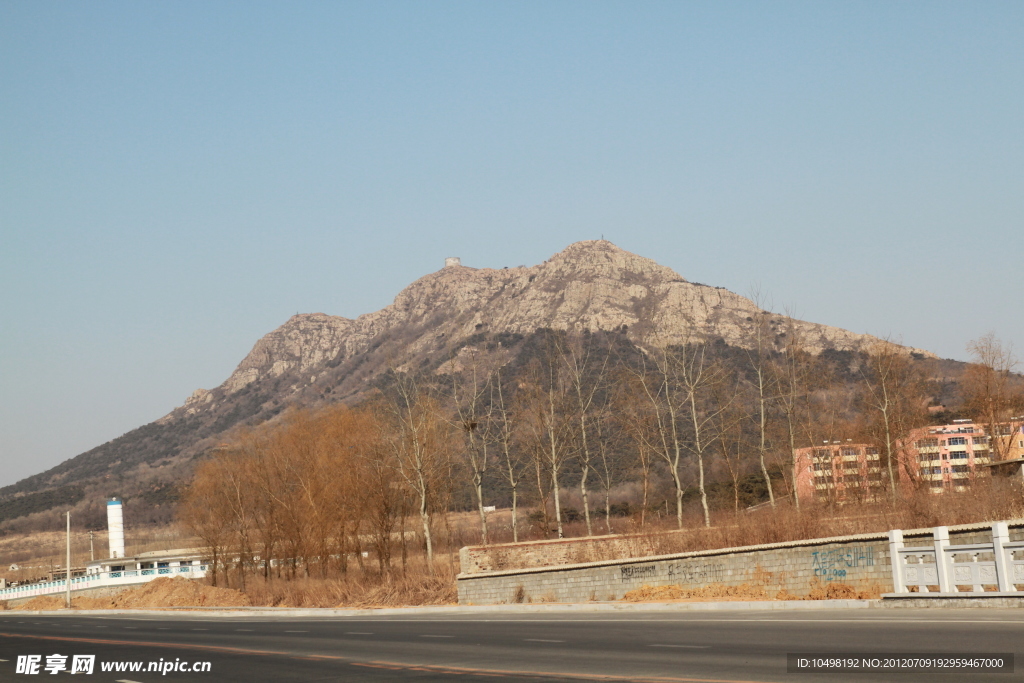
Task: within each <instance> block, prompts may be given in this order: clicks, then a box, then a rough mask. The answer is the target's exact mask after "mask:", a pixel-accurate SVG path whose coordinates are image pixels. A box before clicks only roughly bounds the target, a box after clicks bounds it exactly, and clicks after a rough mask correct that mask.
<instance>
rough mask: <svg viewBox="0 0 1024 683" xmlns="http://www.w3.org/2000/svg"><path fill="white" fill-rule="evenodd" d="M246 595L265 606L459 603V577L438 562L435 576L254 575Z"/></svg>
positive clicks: (384, 605)
mask: <svg viewBox="0 0 1024 683" xmlns="http://www.w3.org/2000/svg"><path fill="white" fill-rule="evenodd" d="M245 592H246V595H248V596H249V598H250V599H251V600H252V603H253V604H254V605H259V606H265V607H339V608H373V607H406V606H416V605H453V604H456V603H457V602H458V591H457V589H456V587H455V576H454V574H453V572H452V571H451V569H450V568H448V567H446V566H442V565H440V564H439V565H438V567H437V571H436V572H435V574H434V575H433V576H431V575H429V574H427V573H426V572H422V573H420V572H416V573H413V572H410V573H409V574H408V575H406V576H405V577H402V576H401V575H397V576H389V575H386V574H385V575H383V576H381V575H378V574H374V573H367V574H361V575H360V574H358V573H355V572H352V573H350V574H349V575H347V576H345V577H342V578H328V579H322V578H302V579H295V580H291V581H286V580H283V579H273V578H272V579H270V580H266V579H263V578H252V579H249V581H248V582H247V583H246V587H245Z"/></svg>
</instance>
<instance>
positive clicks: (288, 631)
mask: <svg viewBox="0 0 1024 683" xmlns="http://www.w3.org/2000/svg"><path fill="white" fill-rule="evenodd" d="M285 633H309V631H285Z"/></svg>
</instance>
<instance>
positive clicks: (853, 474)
mask: <svg viewBox="0 0 1024 683" xmlns="http://www.w3.org/2000/svg"><path fill="white" fill-rule="evenodd" d="M986 431H987V430H986V428H985V425H982V424H980V423H977V422H975V421H973V420H954V421H953V422H952V423H951V424H947V425H941V426H938V427H935V426H933V427H922V428H920V429H915V430H913V431H912V432H911V433H910V435H909V438H908V439H907V440H906V442H905V443H904V442H901V443H900V444H898V451H897V462H895V463H894V466H895V470H894V474H895V476H896V477H897V479H898V480H899V482H900V483H902V484H913V485H921V486H924V487H926V488H928V489H929V490H930V491H932V492H933V493H942V492H943V491H964V490H966V489H967V488H969V487H970V486H972V485H973V484H974V483H975V482H976V481H978V480H979V479H981V478H984V477H989V476H991V475H992V474H993V473H994V472H998V473H1006V474H1015V475H1020V476H1022V477H1024V418H1014V419H1013V420H1011V421H1010V422H1008V423H1005V424H1002V425H999V426H998V427H997V429H996V431H997V432H998V433H997V434H996V435H994V436H992V435H989V434H987V433H986ZM993 438H994V439H997V440H998V441H997V442H996V443H997V445H998V446H999V447H998V448H993V447H992V446H993V442H992V439H993ZM994 452H995V453H997V454H999V455H1001V456H1002V457H1001V458H999V459H997V457H996V455H994ZM794 453H795V455H796V461H797V482H796V492H797V495H798V496H799V497H800V500H801V501H812V500H819V501H822V500H825V501H833V502H837V503H843V502H846V501H849V500H871V499H874V498H875V497H877V495H878V490H879V489H881V488H883V487H884V486H885V485H886V484H887V483H888V476H889V474H888V468H887V467H885V466H883V464H882V461H881V456H880V454H879V450H878V448H877V447H875V446H872V445H870V444H865V443H853V441H852V440H850V439H847V440H846V441H845V442H840V441H833V442H825V443H823V444H822V445H820V446H811V447H807V448H798V449H796V451H795V452H794Z"/></svg>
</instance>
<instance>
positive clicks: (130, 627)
mask: <svg viewBox="0 0 1024 683" xmlns="http://www.w3.org/2000/svg"><path fill="white" fill-rule="evenodd" d="M121 628H128V629H131V630H133V631H134V630H135V627H134V626H122V627H121Z"/></svg>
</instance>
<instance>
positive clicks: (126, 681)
mask: <svg viewBox="0 0 1024 683" xmlns="http://www.w3.org/2000/svg"><path fill="white" fill-rule="evenodd" d="M114 683H139V681H133V680H130V679H128V678H119V679H117V680H116V681H114Z"/></svg>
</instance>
